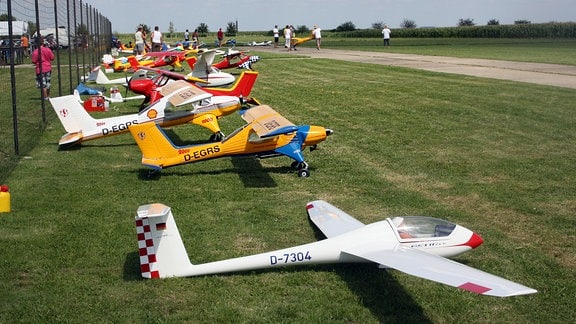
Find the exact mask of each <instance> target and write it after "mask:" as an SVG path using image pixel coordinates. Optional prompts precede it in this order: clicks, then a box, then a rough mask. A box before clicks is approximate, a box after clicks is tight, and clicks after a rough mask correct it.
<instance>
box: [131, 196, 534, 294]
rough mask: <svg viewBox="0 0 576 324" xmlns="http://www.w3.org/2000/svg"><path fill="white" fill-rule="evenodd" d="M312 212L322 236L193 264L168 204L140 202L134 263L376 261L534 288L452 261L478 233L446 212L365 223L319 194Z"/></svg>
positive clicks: (163, 270)
mask: <svg viewBox="0 0 576 324" xmlns="http://www.w3.org/2000/svg"><path fill="white" fill-rule="evenodd" d="M306 210H307V212H308V215H309V217H310V220H312V222H313V223H314V224H315V225H316V226H317V227H318V228H319V229H320V230H321V231H322V233H324V235H326V237H327V238H326V239H324V240H321V241H318V242H314V243H309V244H304V245H299V246H294V247H290V248H286V249H281V250H276V251H272V252H266V253H260V254H256V255H251V256H245V257H239V258H234V259H228V260H222V261H216V262H210V263H204V264H192V263H190V259H189V257H188V254H187V252H186V248H185V247H184V244H183V242H182V239H181V237H180V233H179V231H178V228H177V226H176V222H175V220H174V217H173V215H172V211H171V209H170V207H168V206H166V205H163V204H150V205H143V206H140V207H139V208H138V211H137V214H136V232H137V236H138V248H139V254H140V270H141V273H142V277H144V278H167V277H188V276H201V275H210V274H218V273H227V272H239V271H247V270H255V269H265V268H278V267H282V266H293V265H310V264H325V263H355V262H362V263H366V262H374V263H376V264H378V265H379V266H380V267H384V268H393V269H396V270H399V271H402V272H405V273H408V274H410V275H413V276H416V277H420V278H424V279H428V280H432V281H436V282H439V283H443V284H446V285H449V286H452V287H457V288H460V289H463V290H467V291H471V292H473V293H477V294H483V295H490V296H498V297H509V296H517V295H525V294H533V293H536V292H537V291H536V290H534V289H532V288H529V287H526V286H523V285H521V284H518V283H515V282H512V281H509V280H507V279H504V278H501V277H498V276H495V275H492V274H489V273H486V272H483V271H481V270H477V269H474V268H472V267H469V266H466V265H463V264H460V263H457V262H454V261H451V260H449V259H446V258H445V257H453V256H456V255H459V254H461V253H464V252H466V251H470V250H472V249H474V248H476V247H478V246H479V245H480V244H482V242H483V241H482V239H481V238H480V236H478V235H477V234H476V233H474V232H472V231H470V230H468V229H466V228H464V227H462V226H459V225H456V224H453V223H450V222H448V221H445V220H441V219H436V218H430V217H421V216H406V217H393V218H387V219H386V220H384V221H380V222H376V223H372V224H369V225H365V224H363V223H361V222H360V221H358V220H357V219H355V218H354V217H352V216H350V215H348V214H347V213H345V212H344V211H342V210H340V209H338V208H336V207H335V206H333V205H331V204H329V203H327V202H325V201H323V200H316V201H312V202H310V203H308V204H307V206H306Z"/></svg>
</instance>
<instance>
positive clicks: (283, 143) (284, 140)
mask: <svg viewBox="0 0 576 324" xmlns="http://www.w3.org/2000/svg"><path fill="white" fill-rule="evenodd" d="M216 53H217V52H216V51H214V50H209V51H205V52H203V53H199V54H198V56H197V57H195V61H196V62H195V64H194V67H193V69H192V72H191V73H190V74H189V75H183V74H180V73H178V72H174V71H167V70H163V69H159V68H155V67H150V66H147V65H142V64H139V63H140V62H137V61H136V60H135V58H134V57H131V58H129V59H130V61H131V62H132V66H133V69H134V71H135V72H134V73H133V74H132V76H131V77H130V78H128V77H126V78H120V79H115V80H110V79H108V77H107V76H106V74H105V73H104V72H103V71H102V68H101V66H98V67H96V68H95V69H94V70H93V71H92V72H91V74H90V75H89V76H87V77H86V78H85V81H86V82H89V81H92V80H93V81H94V82H95V83H97V84H99V85H115V84H125V85H126V88H127V90H131V91H132V92H135V93H137V94H138V95H139V96H137V97H136V98H138V99H143V103H142V105H141V109H140V111H139V112H138V113H134V114H131V115H123V116H115V117H109V118H98V119H97V118H94V117H92V116H91V115H90V114H89V113H88V112H87V111H86V110H85V109H84V106H83V105H82V99H81V97H80V94H79V93H75V94H73V95H68V96H62V97H56V98H52V99H50V102H51V103H52V106H53V107H54V110H55V111H56V114H57V115H58V118H59V119H60V121H61V123H62V125H63V126H64V128H65V130H66V132H67V133H66V134H64V135H63V136H62V138H61V139H60V142H59V145H60V148H66V147H69V146H74V145H77V144H80V143H82V142H85V141H88V140H95V139H98V138H103V137H107V136H112V135H117V134H122V133H127V132H130V133H131V134H132V136H133V137H134V139H135V141H136V143H137V144H138V147H139V148H140V150H141V151H142V164H144V165H145V166H148V167H150V168H151V169H152V170H153V171H155V172H156V171H160V170H161V169H164V168H167V167H171V166H176V165H182V164H188V163H194V162H199V161H204V160H209V159H215V158H221V157H230V156H255V157H258V158H268V157H274V156H288V157H290V158H291V159H293V160H294V162H293V163H292V164H291V167H292V168H293V169H295V170H296V171H297V172H298V176H300V177H308V176H310V171H309V168H308V163H307V162H306V161H305V159H304V155H303V150H304V149H305V148H310V149H311V150H314V149H316V147H317V144H318V143H320V142H322V141H324V140H325V139H326V138H327V136H329V135H331V134H332V130H331V129H328V128H325V127H321V126H312V125H295V124H294V123H292V122H290V121H289V120H287V119H286V118H284V117H283V116H282V115H280V114H279V113H278V112H276V111H275V110H274V109H272V108H271V107H270V106H268V105H263V104H260V102H259V101H258V100H257V99H255V98H252V97H250V93H251V91H252V88H253V86H254V83H255V82H256V79H257V77H258V72H256V71H253V70H251V69H250V70H246V71H243V72H242V74H241V75H240V76H239V78H238V80H235V78H234V76H233V75H231V74H228V73H224V72H222V71H220V70H219V69H218V68H216V67H214V66H213V64H212V62H213V59H214V57H215V55H216ZM224 56H225V59H226V60H227V61H228V62H231V60H233V59H234V57H238V58H239V61H242V60H244V62H252V64H253V63H254V62H256V61H258V60H259V59H255V58H253V57H252V56H248V55H246V54H244V53H242V52H240V51H235V50H228V51H227V52H226V53H225V54H224ZM229 65H230V66H234V67H238V68H247V66H242V64H239V65H237V66H236V65H235V64H232V63H230V64H229ZM249 66H250V68H251V65H249ZM223 74H228V75H229V76H223ZM222 79H227V80H228V81H227V82H222ZM230 82H234V84H233V85H232V86H231V87H228V88H223V87H216V86H214V85H217V86H221V85H222V86H223V85H226V84H229V83H230ZM106 99H107V100H110V101H125V100H131V99H133V98H131V97H126V98H123V97H121V94H120V93H119V92H116V93H115V97H112V96H111V97H110V98H108V97H106ZM233 112H240V114H241V116H242V118H243V119H244V120H245V121H246V125H244V126H243V127H241V128H240V129H238V130H236V131H234V132H233V133H231V134H230V135H228V136H225V135H224V133H223V132H222V130H221V128H220V125H219V122H218V121H219V119H220V118H222V117H223V116H226V115H230V114H232V113H233ZM185 123H192V124H195V125H200V126H202V127H205V128H207V129H209V130H210V131H211V132H212V135H211V136H210V139H209V140H208V141H206V142H202V143H198V144H192V145H185V146H177V145H176V144H175V143H174V142H173V141H172V139H170V138H169V137H168V136H167V135H166V133H165V132H164V130H163V127H171V126H175V125H180V124H185Z"/></svg>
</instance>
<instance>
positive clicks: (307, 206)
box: [306, 204, 314, 210]
mask: <svg viewBox="0 0 576 324" xmlns="http://www.w3.org/2000/svg"><path fill="white" fill-rule="evenodd" d="M312 208H314V206H313V205H312V204H308V205H306V210H308V209H312Z"/></svg>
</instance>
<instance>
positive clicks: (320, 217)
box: [306, 200, 364, 238]
mask: <svg viewBox="0 0 576 324" xmlns="http://www.w3.org/2000/svg"><path fill="white" fill-rule="evenodd" d="M306 209H307V211H308V216H310V220H312V222H313V223H314V225H316V226H317V227H318V228H319V229H320V230H321V231H322V233H324V235H326V237H328V238H330V237H334V236H337V235H340V234H344V233H346V232H350V231H353V230H355V229H358V228H361V227H363V226H364V224H363V223H362V222H360V221H359V220H357V219H356V218H354V217H352V216H350V215H348V214H347V213H345V212H344V211H342V210H340V209H338V208H337V207H335V206H333V205H331V204H329V203H327V202H326V201H324V200H315V201H312V202H309V203H308V205H307V207H306Z"/></svg>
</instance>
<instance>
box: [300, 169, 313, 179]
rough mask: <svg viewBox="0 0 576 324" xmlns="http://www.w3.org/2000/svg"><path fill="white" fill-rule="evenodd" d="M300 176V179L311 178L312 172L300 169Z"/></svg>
mask: <svg viewBox="0 0 576 324" xmlns="http://www.w3.org/2000/svg"><path fill="white" fill-rule="evenodd" d="M298 176H299V177H300V178H308V177H309V176H310V171H308V169H300V170H298Z"/></svg>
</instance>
